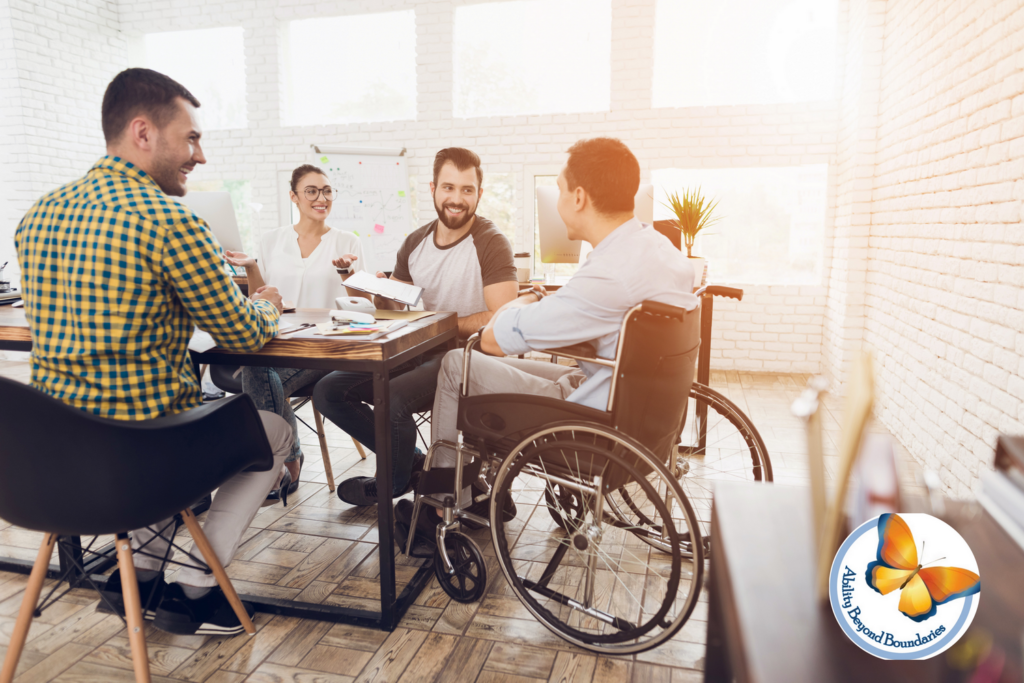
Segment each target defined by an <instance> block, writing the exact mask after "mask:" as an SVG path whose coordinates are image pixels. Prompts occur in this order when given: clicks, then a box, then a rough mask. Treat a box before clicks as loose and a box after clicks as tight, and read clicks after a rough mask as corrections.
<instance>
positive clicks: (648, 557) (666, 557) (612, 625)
mask: <svg viewBox="0 0 1024 683" xmlns="http://www.w3.org/2000/svg"><path fill="white" fill-rule="evenodd" d="M640 448H642V447H640V446H638V445H636V443H635V442H631V441H622V440H621V439H618V438H617V437H615V432H612V431H611V430H610V429H608V428H606V427H600V426H593V427H591V426H585V425H580V426H579V427H577V426H576V425H573V426H571V427H567V428H566V429H564V430H558V429H557V428H556V429H555V430H550V429H549V430H545V431H541V432H538V435H537V436H534V437H532V438H530V439H524V441H523V443H522V444H520V446H518V450H517V451H514V452H513V453H510V454H509V455H508V456H507V457H506V458H505V460H504V461H503V463H502V465H501V468H500V469H499V472H498V473H497V475H496V479H495V495H496V496H498V500H499V502H500V500H501V498H502V497H503V496H505V495H511V494H512V492H513V491H514V492H515V495H516V502H517V505H518V509H519V520H517V521H516V522H514V523H505V522H504V521H503V520H502V519H496V520H495V524H494V526H493V528H492V533H493V537H494V542H495V553H496V554H497V559H498V563H499V566H500V568H501V570H502V571H503V572H504V573H505V576H506V578H508V580H509V590H510V591H511V592H512V593H513V594H514V595H516V596H518V597H519V598H520V599H521V600H522V601H523V603H524V605H526V607H527V608H528V609H529V610H530V612H531V613H533V614H534V615H535V616H536V617H537V618H538V619H540V620H541V621H542V622H543V623H544V624H545V625H547V626H548V627H549V628H551V629H552V630H553V631H555V632H556V633H558V634H559V635H562V636H563V637H565V638H567V639H568V640H569V641H570V642H572V643H574V644H576V645H579V646H582V647H586V648H588V649H592V650H595V651H599V652H607V653H610V654H629V653H632V652H640V651H643V650H646V649H649V648H650V647H653V646H655V645H656V644H658V643H661V642H664V641H665V640H666V639H667V638H670V637H671V635H672V634H674V633H675V632H677V631H678V629H679V628H680V626H681V625H682V623H683V621H684V620H685V618H686V617H687V616H688V615H689V614H690V612H691V611H692V610H693V608H694V606H695V604H696V601H697V597H698V594H699V585H700V580H701V575H702V572H703V563H701V566H700V568H697V567H696V566H695V565H694V563H693V562H692V561H690V560H687V559H684V558H683V554H684V552H685V548H684V547H683V545H684V544H683V541H684V540H685V539H688V538H690V536H691V533H692V531H693V530H694V529H695V528H696V520H695V518H694V517H693V513H692V511H691V510H690V508H689V507H688V503H687V502H686V498H685V496H683V495H682V494H681V493H680V492H679V484H678V483H677V480H676V479H675V478H674V477H673V476H672V475H671V474H669V472H668V470H666V469H665V467H664V465H663V464H659V463H658V462H657V461H656V460H652V457H653V456H651V455H647V454H649V451H646V450H638V449H640ZM638 458H639V459H638ZM636 463H645V464H644V465H643V467H644V469H643V470H642V471H643V472H645V473H650V472H651V471H652V469H653V471H654V472H656V473H658V475H657V476H651V475H650V474H645V475H641V474H640V471H638V470H637V469H636V467H637V466H638V465H636ZM659 476H660V478H659ZM606 477H610V478H611V479H610V481H611V482H613V483H611V485H612V486H621V484H619V483H618V482H619V481H620V479H619V477H623V478H624V481H625V482H627V483H629V485H630V486H631V489H630V491H631V493H632V494H633V496H634V502H635V504H636V505H637V506H638V507H639V509H641V510H646V511H647V514H648V515H649V516H651V517H654V518H655V519H657V520H659V525H660V526H661V527H663V528H658V529H657V530H652V529H651V527H649V526H646V525H645V523H644V522H643V521H641V520H636V519H630V518H628V515H627V517H625V518H624V517H623V516H622V515H620V514H618V513H617V511H616V510H617V509H624V503H623V501H622V499H621V497H620V496H618V494H613V493H608V491H607V489H606V488H604V482H605V481H606ZM631 477H635V478H631ZM616 490H617V489H616ZM648 543H652V544H654V545H655V548H660V551H659V550H658V549H652V548H650V547H649V545H648ZM570 550H571V552H570ZM662 551H663V552H662Z"/></svg>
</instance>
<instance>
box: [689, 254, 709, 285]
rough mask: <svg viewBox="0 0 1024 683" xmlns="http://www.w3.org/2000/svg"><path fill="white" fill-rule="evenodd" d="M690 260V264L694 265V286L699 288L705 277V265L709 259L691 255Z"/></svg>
mask: <svg viewBox="0 0 1024 683" xmlns="http://www.w3.org/2000/svg"><path fill="white" fill-rule="evenodd" d="M688 260H689V261H690V265H691V266H693V288H694V289H699V288H700V287H701V282H702V281H703V279H704V267H705V265H706V264H707V260H706V259H702V258H701V257H699V256H690V257H688Z"/></svg>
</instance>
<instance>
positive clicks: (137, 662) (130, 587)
mask: <svg viewBox="0 0 1024 683" xmlns="http://www.w3.org/2000/svg"><path fill="white" fill-rule="evenodd" d="M115 543H116V545H117V568H118V569H120V570H121V594H122V595H123V596H124V618H125V621H127V622H128V644H129V645H130V646H131V650H132V665H133V666H134V668H135V683H149V681H150V678H149V653H148V652H147V650H146V624H145V622H144V621H143V620H142V599H141V598H140V597H139V582H138V580H137V579H136V578H135V564H134V563H133V562H132V544H131V541H129V540H128V534H125V533H120V534H118V535H117V540H116V541H115Z"/></svg>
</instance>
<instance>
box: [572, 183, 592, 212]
mask: <svg viewBox="0 0 1024 683" xmlns="http://www.w3.org/2000/svg"><path fill="white" fill-rule="evenodd" d="M589 201H590V197H588V196H587V191H586V190H584V189H583V186H582V185H577V186H576V189H575V190H573V208H574V209H576V210H577V211H582V210H583V209H585V208H587V204H588V203H589Z"/></svg>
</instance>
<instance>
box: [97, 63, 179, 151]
mask: <svg viewBox="0 0 1024 683" xmlns="http://www.w3.org/2000/svg"><path fill="white" fill-rule="evenodd" d="M178 97H181V98H184V99H186V100H188V101H189V102H191V103H192V106H193V107H198V106H199V100H197V99H196V97H195V95H193V94H192V93H190V92H189V91H188V90H187V89H186V88H185V86H183V85H182V84H181V83H178V82H177V81H176V80H174V79H173V78H170V77H169V76H165V75H163V74H162V73H160V72H158V71H153V70H152V69H125V70H124V71H122V72H121V73H119V74H117V75H116V76H114V80H112V81H110V85H108V86H107V91H106V92H105V93H103V108H102V112H103V138H104V139H105V140H106V141H107V144H110V143H111V142H114V141H116V140H117V139H118V138H119V137H121V133H122V132H123V131H124V129H125V126H127V125H128V123H129V122H130V121H131V120H132V119H134V118H135V117H136V116H138V115H139V114H145V115H146V116H148V117H149V119H150V120H151V121H152V122H153V125H155V126H156V127H157V128H163V127H164V126H165V125H167V123H168V122H169V121H170V120H171V119H172V118H173V117H174V113H175V106H174V100H175V99H176V98H178Z"/></svg>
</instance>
